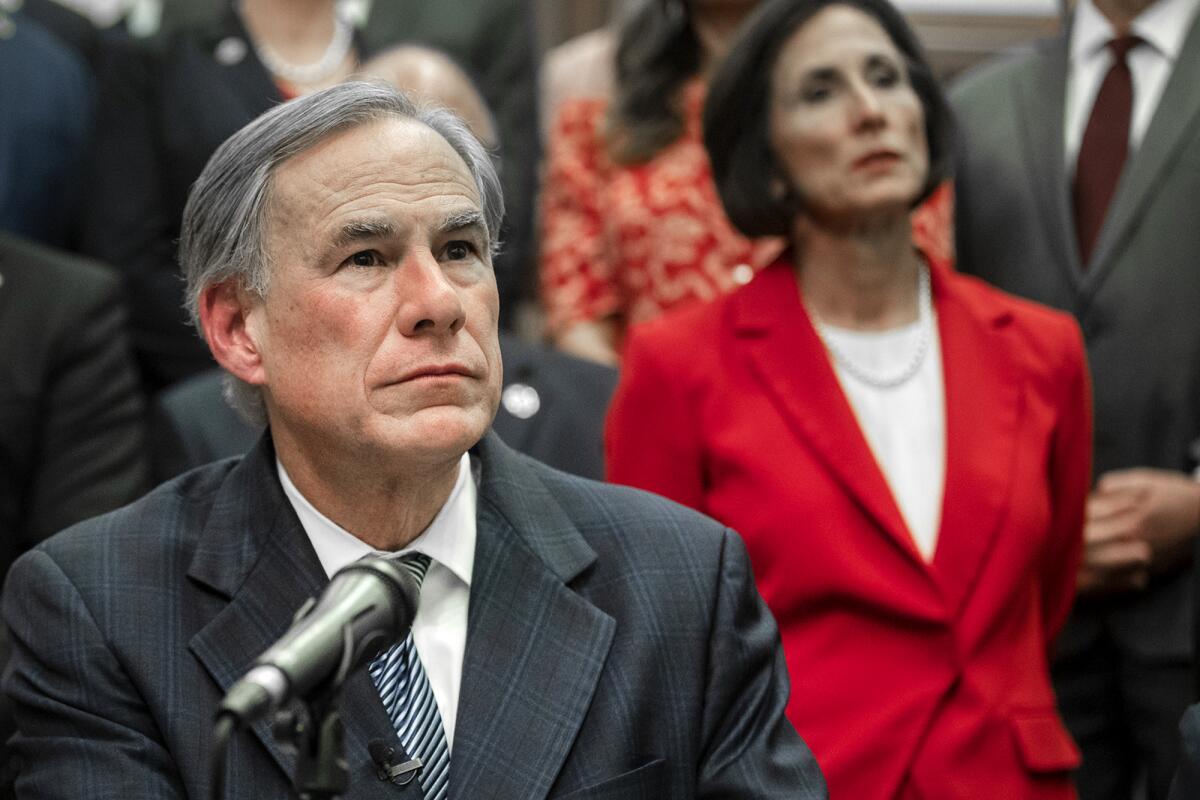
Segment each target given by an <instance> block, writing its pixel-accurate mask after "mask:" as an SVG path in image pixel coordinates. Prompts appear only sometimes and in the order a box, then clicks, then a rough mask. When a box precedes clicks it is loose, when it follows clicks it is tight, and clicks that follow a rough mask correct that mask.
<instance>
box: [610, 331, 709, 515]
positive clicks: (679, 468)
mask: <svg viewBox="0 0 1200 800" xmlns="http://www.w3.org/2000/svg"><path fill="white" fill-rule="evenodd" d="M669 345H670V343H669V342H667V341H666V340H662V339H659V340H650V339H648V338H647V337H646V336H644V335H643V334H642V333H641V332H640V331H639V330H637V329H636V328H635V329H634V330H633V331H632V332H631V334H630V336H629V339H628V341H627V346H626V350H625V356H624V361H623V364H622V367H621V376H620V382H619V383H618V384H617V390H616V394H615V395H614V396H613V401H612V405H611V407H610V408H609V412H608V419H607V422H606V424H605V431H604V442H605V468H606V470H607V475H608V480H610V481H612V482H613V483H622V484H625V485H627V486H634V487H637V488H639V489H645V490H647V491H651V492H655V493H657V494H661V495H662V496H664V497H668V498H670V499H671V500H674V501H675V502H677V503H682V504H683V505H685V506H689V507H691V508H694V509H697V510H699V511H705V508H704V478H703V475H704V470H703V462H702V442H701V438H700V428H699V424H698V422H697V420H696V411H697V409H696V401H695V399H694V398H692V397H689V392H688V389H687V387H686V386H685V383H686V381H685V380H684V379H683V377H682V376H681V375H679V374H678V370H676V369H674V368H673V363H672V360H671V352H670V347H669Z"/></svg>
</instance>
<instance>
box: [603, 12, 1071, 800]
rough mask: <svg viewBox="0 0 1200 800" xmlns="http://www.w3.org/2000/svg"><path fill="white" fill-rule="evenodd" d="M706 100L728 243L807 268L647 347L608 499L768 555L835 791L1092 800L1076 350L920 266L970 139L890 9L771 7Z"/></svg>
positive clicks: (1041, 325)
mask: <svg viewBox="0 0 1200 800" xmlns="http://www.w3.org/2000/svg"><path fill="white" fill-rule="evenodd" d="M707 103H708V104H707V107H706V108H705V113H704V138H705V144H706V145H707V147H708V152H709V155H710V158H711V159H712V163H713V173H714V176H715V182H716V186H717V189H718V191H719V192H720V195H721V198H722V200H723V202H724V204H725V208H726V210H727V211H728V213H729V217H730V219H731V220H732V221H733V223H734V224H735V225H737V226H738V229H739V230H741V231H742V232H743V233H744V234H746V235H747V236H778V237H783V238H785V239H786V240H787V242H788V245H789V247H788V250H787V251H786V252H785V253H784V254H783V255H782V256H781V257H780V258H779V259H778V260H776V261H775V262H774V263H773V264H772V265H770V266H768V267H767V268H766V269H765V270H763V271H762V272H761V273H759V274H758V275H757V276H756V277H755V278H754V280H753V281H751V282H750V284H749V285H747V286H745V287H743V288H741V289H739V290H737V291H736V292H734V293H732V294H730V295H727V296H725V297H723V298H721V299H719V300H717V301H715V302H713V303H710V304H706V305H700V306H694V307H692V308H689V309H684V310H682V311H678V312H673V313H671V314H668V315H666V316H664V317H663V318H661V319H659V320H656V321H654V322H650V323H647V324H645V325H643V326H639V327H637V328H634V329H633V330H632V331H631V333H630V336H629V342H628V347H627V350H626V354H625V361H624V364H623V372H622V376H621V382H620V384H619V386H618V389H617V394H616V396H615V398H614V400H613V407H612V410H611V412H610V416H609V423H608V424H609V427H608V431H607V435H606V443H607V456H608V468H609V476H610V478H611V479H613V480H615V481H617V482H620V483H626V484H630V485H634V486H638V487H641V488H645V489H649V490H651V491H655V492H658V493H660V494H663V495H665V496H667V497H669V498H672V499H674V500H677V501H679V502H682V503H684V504H686V505H689V506H692V507H693V508H696V509H698V510H700V511H702V512H704V513H706V514H709V515H711V516H713V517H715V518H716V519H718V520H720V521H721V522H724V523H725V524H727V525H729V526H730V527H732V528H734V529H736V530H738V531H739V532H740V533H741V534H742V536H743V537H745V540H746V543H747V546H748V548H749V550H750V556H751V562H752V564H753V567H754V573H755V576H756V580H757V584H758V588H759V590H760V591H761V593H762V594H763V597H764V598H765V599H766V600H767V604H768V605H769V606H770V608H771V609H772V611H773V612H774V614H775V618H776V619H777V620H778V622H779V626H780V631H781V634H782V637H783V644H784V650H785V653H786V656H787V661H788V668H789V672H790V674H791V678H792V685H793V689H792V694H791V699H790V701H789V705H788V716H789V719H791V721H792V723H793V724H794V725H795V726H796V728H797V730H798V731H799V732H800V734H801V735H802V736H803V737H804V738H805V740H806V741H807V742H808V743H809V744H810V746H811V747H812V748H813V752H814V753H815V754H816V756H817V759H818V763H820V764H821V768H822V770H823V771H824V773H825V775H826V778H827V780H828V783H829V788H830V796H831V797H842V798H854V800H871V799H872V798H879V799H880V800H882V799H883V798H906V799H908V798H932V797H936V798H939V800H943V799H944V800H953V799H956V798H961V800H978V798H993V797H995V798H999V797H1003V798H1025V799H1030V798H1071V797H1074V789H1073V787H1072V784H1071V770H1072V769H1073V768H1074V767H1075V766H1076V765H1077V764H1078V762H1079V752H1078V750H1077V748H1076V746H1075V744H1074V742H1073V741H1072V739H1071V737H1070V735H1069V734H1068V733H1067V731H1066V729H1065V727H1064V726H1063V724H1062V722H1061V720H1060V718H1059V715H1058V712H1057V709H1056V707H1055V697H1054V691H1053V689H1052V687H1051V683H1050V674H1049V665H1048V658H1049V652H1050V649H1051V644H1052V642H1053V640H1054V637H1055V634H1056V633H1057V631H1058V630H1059V628H1060V626H1061V625H1062V624H1063V622H1064V620H1065V619H1066V617H1067V614H1068V611H1069V609H1070V606H1071V601H1072V598H1073V595H1074V590H1075V574H1076V569H1077V566H1078V563H1079V558H1080V551H1081V548H1082V526H1083V511H1084V498H1085V495H1086V492H1087V487H1088V478H1089V459H1090V452H1091V425H1090V405H1089V391H1088V377H1087V370H1086V365H1085V361H1084V353H1083V342H1082V337H1081V335H1080V332H1079V329H1078V326H1077V325H1076V324H1075V322H1074V321H1073V320H1072V319H1071V318H1070V317H1069V316H1068V315H1066V314H1063V313H1061V312H1057V311H1053V310H1050V309H1047V308H1044V307H1042V306H1038V305H1035V304H1033V303H1030V302H1028V301H1024V300H1020V299H1017V298H1014V297H1010V296H1009V295H1006V294H1003V293H1001V292H999V291H997V290H995V289H993V288H991V287H989V286H987V285H986V284H984V283H983V282H981V281H979V280H977V279H973V278H968V277H964V276H962V275H959V274H958V273H956V272H955V271H954V270H953V268H952V265H951V264H950V263H948V262H947V261H946V260H945V259H943V258H941V257H939V256H938V255H936V254H934V253H930V252H923V251H921V250H918V249H916V248H914V246H913V242H912V235H911V229H910V220H909V212H910V210H911V209H912V208H913V207H914V206H916V205H917V204H918V203H920V202H921V201H922V199H923V198H925V197H926V196H928V194H929V192H931V191H932V190H933V189H934V187H936V186H938V185H939V183H940V182H941V181H943V180H944V179H945V178H946V176H947V175H948V174H949V171H950V167H951V149H952V145H953V141H952V140H953V132H952V121H951V117H950V112H949V109H948V107H947V103H946V100H945V98H944V97H943V96H942V94H941V92H940V90H939V88H938V86H937V84H936V82H935V80H934V78H933V76H932V74H931V72H930V69H929V65H928V63H927V61H926V59H925V57H924V55H923V53H922V52H921V49H920V47H919V45H918V43H917V40H916V38H915V36H914V34H913V32H912V31H911V30H910V29H909V27H908V26H907V25H906V23H905V22H904V20H903V18H902V17H901V16H900V14H899V13H898V12H897V11H896V10H895V8H893V7H892V6H891V5H890V4H888V3H887V2H886V0H769V2H766V3H764V4H763V6H762V7H760V9H759V10H758V11H757V12H756V13H755V15H754V16H753V17H752V18H751V19H750V20H749V21H748V22H747V23H746V28H745V29H744V33H743V35H742V36H740V37H739V39H738V40H737V41H736V43H735V44H734V46H733V48H732V50H731V51H730V54H729V55H728V56H727V58H726V61H725V63H724V64H723V65H722V66H721V67H720V68H719V70H718V72H717V74H716V76H715V77H714V78H713V82H712V86H711V88H710V90H709V96H708V101H707Z"/></svg>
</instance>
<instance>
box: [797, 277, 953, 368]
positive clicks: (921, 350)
mask: <svg viewBox="0 0 1200 800" xmlns="http://www.w3.org/2000/svg"><path fill="white" fill-rule="evenodd" d="M805 306H806V308H807V309H808V316H809V317H810V318H811V319H812V321H813V327H814V328H816V330H817V335H818V336H820V337H821V343H822V344H824V345H825V349H826V350H827V351H828V352H829V355H830V356H832V357H833V360H834V362H835V363H837V365H838V366H840V367H841V368H842V369H844V370H845V371H846V372H847V373H849V374H850V375H851V376H853V377H854V378H855V379H857V380H859V381H862V382H863V383H865V384H867V385H868V386H873V387H875V388H876V389H895V388H896V387H898V386H903V385H904V384H906V383H908V382H909V381H910V380H912V378H913V376H915V375H916V374H917V371H918V370H920V369H921V364H922V363H923V362H924V361H925V354H926V353H928V352H929V344H930V342H931V341H932V340H933V292H932V291H931V289H930V285H929V267H928V266H925V265H924V264H922V265H921V268H920V269H919V270H918V271H917V324H918V325H919V326H920V330H919V333H918V337H919V338H918V339H917V344H916V347H914V348H913V353H912V355H911V356H909V358H908V360H907V361H906V362H905V364H904V366H903V367H902V368H901V369H900V370H899V371H897V372H896V373H894V374H891V375H887V374H884V375H881V374H878V373H872V372H871V371H870V370H869V369H867V368H866V367H864V366H862V365H861V364H856V363H855V362H854V361H853V360H852V359H851V358H850V357H849V356H848V355H846V353H844V352H843V351H842V350H841V349H839V348H838V346H837V344H836V343H835V342H834V341H833V339H832V337H831V336H830V335H829V327H830V326H829V325H828V324H826V323H825V322H822V321H821V318H820V317H819V316H818V315H817V312H816V310H815V309H814V308H813V307H812V306H811V305H809V304H807V303H805Z"/></svg>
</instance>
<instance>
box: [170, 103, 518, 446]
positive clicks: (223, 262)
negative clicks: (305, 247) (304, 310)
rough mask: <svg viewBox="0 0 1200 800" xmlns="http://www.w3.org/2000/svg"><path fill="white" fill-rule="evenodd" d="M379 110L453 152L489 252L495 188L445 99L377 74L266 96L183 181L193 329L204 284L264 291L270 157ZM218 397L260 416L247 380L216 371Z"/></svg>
mask: <svg viewBox="0 0 1200 800" xmlns="http://www.w3.org/2000/svg"><path fill="white" fill-rule="evenodd" d="M388 117H393V118H398V119H411V120H414V121H416V122H420V123H422V124H423V125H425V126H426V127H428V128H431V129H432V130H433V131H434V132H436V133H438V134H439V135H441V137H442V138H443V139H445V140H446V142H447V143H448V144H449V145H450V146H451V147H452V148H453V149H454V151H455V152H457V153H458V155H459V156H460V157H462V160H463V161H465V162H466V165H467V169H468V170H469V171H470V173H471V177H472V178H473V179H474V181H475V187H476V189H477V190H478V192H479V198H480V207H481V211H482V213H483V220H484V224H485V225H486V227H487V232H488V237H489V239H490V241H491V245H490V246H491V251H492V253H493V254H494V253H495V252H496V250H497V249H498V248H499V243H500V223H501V220H502V219H503V217H504V197H503V195H502V194H501V191H500V180H499V178H498V177H497V175H496V168H495V166H494V165H493V163H492V160H491V158H490V156H489V155H488V152H487V150H486V149H484V147H483V145H481V144H480V143H479V141H478V140H477V139H476V138H475V137H474V135H472V133H471V131H470V129H469V128H468V127H467V126H466V124H465V123H464V122H463V121H462V120H460V119H459V118H458V117H456V116H455V115H454V114H453V113H451V112H449V111H447V110H446V109H444V108H441V107H439V106H435V105H424V104H422V105H418V104H416V103H414V102H413V101H411V100H410V99H409V98H408V97H407V96H406V95H405V94H404V93H403V92H400V91H398V90H397V89H395V88H393V87H392V86H389V85H387V84H384V83H374V82H366V81H352V82H349V83H343V84H339V85H337V86H333V87H330V88H328V89H324V90H322V91H319V92H315V93H313V94H310V95H306V96H304V97H300V98H297V99H295V100H292V101H290V102H287V103H283V104H282V105H279V106H276V107H275V108H273V109H271V110H270V111H268V112H266V113H265V114H263V115H262V116H260V117H258V118H257V119H255V120H254V121H253V122H251V123H249V124H248V125H246V126H245V127H244V128H242V129H241V130H239V131H238V132H237V133H235V134H233V135H232V136H230V137H229V138H228V139H226V140H225V142H224V143H223V144H222V145H221V146H220V147H218V148H217V150H216V152H215V153H213V155H212V158H210V159H209V161H208V164H207V165H206V166H205V167H204V171H203V172H201V173H200V177H199V178H197V179H196V182H195V183H194V184H193V185H192V190H191V192H190V194H189V195H188V201H187V206H186V207H185V208H184V210H183V225H182V230H181V235H180V241H179V262H180V265H181V266H182V267H183V276H184V279H185V280H186V282H187V299H186V305H187V310H188V313H189V314H190V315H191V318H192V324H193V325H195V326H196V327H197V329H199V327H200V298H201V296H202V295H203V293H204V291H205V290H206V289H207V288H208V287H210V286H215V285H217V284H220V283H226V282H230V281H234V282H236V283H238V284H239V285H240V286H241V288H243V289H244V290H246V291H248V292H250V293H252V294H254V295H257V296H258V297H260V298H261V297H265V296H266V293H267V288H268V284H269V283H270V266H271V265H270V258H269V255H268V253H267V252H266V236H265V232H266V221H267V212H268V207H269V204H270V198H271V179H272V176H273V175H274V173H275V170H276V169H277V168H278V167H279V165H280V164H282V163H283V162H285V161H287V160H288V159H289V158H292V157H293V156H296V155H298V154H300V153H303V152H304V151H306V150H309V149H311V148H313V147H315V146H317V145H318V144H320V143H322V142H323V141H325V140H326V139H329V138H330V137H332V136H334V135H336V134H339V133H342V132H344V131H347V130H350V129H352V128H356V127H359V126H361V125H365V124H367V123H370V122H374V121H376V120H380V119H384V118H388ZM225 397H226V399H227V400H228V401H229V402H230V404H231V405H232V406H233V407H234V408H235V409H236V410H237V411H238V412H239V413H240V414H241V415H242V416H243V417H245V418H246V419H247V420H249V421H250V422H253V423H264V422H266V412H265V408H264V406H263V402H262V393H261V392H260V391H259V390H258V389H257V387H254V386H251V385H249V384H247V383H244V382H242V381H240V380H237V379H236V378H233V376H231V375H230V376H226V383H225Z"/></svg>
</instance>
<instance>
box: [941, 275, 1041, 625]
mask: <svg viewBox="0 0 1200 800" xmlns="http://www.w3.org/2000/svg"><path fill="white" fill-rule="evenodd" d="M933 277H934V284H933V289H934V302H935V305H936V307H937V311H938V331H939V334H940V337H941V346H942V375H943V382H944V384H945V393H946V480H945V490H944V494H943V500H942V521H941V525H940V533H939V536H938V545H937V550H936V552H935V554H934V561H933V563H934V569H935V570H936V572H937V574H938V579H939V581H940V583H941V585H942V586H943V589H944V594H945V597H946V600H947V602H948V603H949V604H950V609H951V610H952V611H954V610H957V609H958V608H959V607H960V606H961V605H962V603H963V601H964V600H965V599H966V597H967V596H968V595H969V594H970V590H971V587H972V586H974V585H975V581H976V577H977V576H978V574H979V571H980V569H981V568H982V566H983V563H984V562H985V561H986V557H987V554H988V552H989V551H990V550H991V547H992V544H993V541H994V540H995V537H996V534H997V531H998V530H999V528H1000V523H1001V522H1002V520H1003V517H1004V513H1005V509H1006V508H1007V507H1008V505H1009V503H1010V492H1011V484H1012V472H1013V468H1014V463H1013V462H1014V458H1015V455H1016V451H1017V431H1018V430H1019V428H1020V422H1021V415H1022V411H1023V389H1022V387H1021V385H1020V375H1019V373H1017V371H1016V370H1015V368H1014V367H1013V365H1012V364H1011V362H1010V361H1009V359H1008V358H1006V357H1005V353H1006V350H1007V348H1006V345H1005V343H1004V342H1003V341H1002V340H1001V338H1000V336H1001V331H1000V329H1001V328H1003V327H1004V326H1005V325H1007V324H1008V322H1009V321H1010V320H1011V317H1010V316H1009V314H1008V313H1007V312H1003V313H1000V314H991V315H989V314H988V313H986V312H984V311H981V310H978V309H977V308H975V307H972V305H969V304H968V302H967V301H966V298H964V297H963V296H962V293H961V291H960V290H959V289H958V288H957V287H956V286H955V285H954V283H953V278H952V277H951V276H950V275H949V274H948V273H944V272H943V271H942V270H939V269H935V270H934V271H933Z"/></svg>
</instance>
